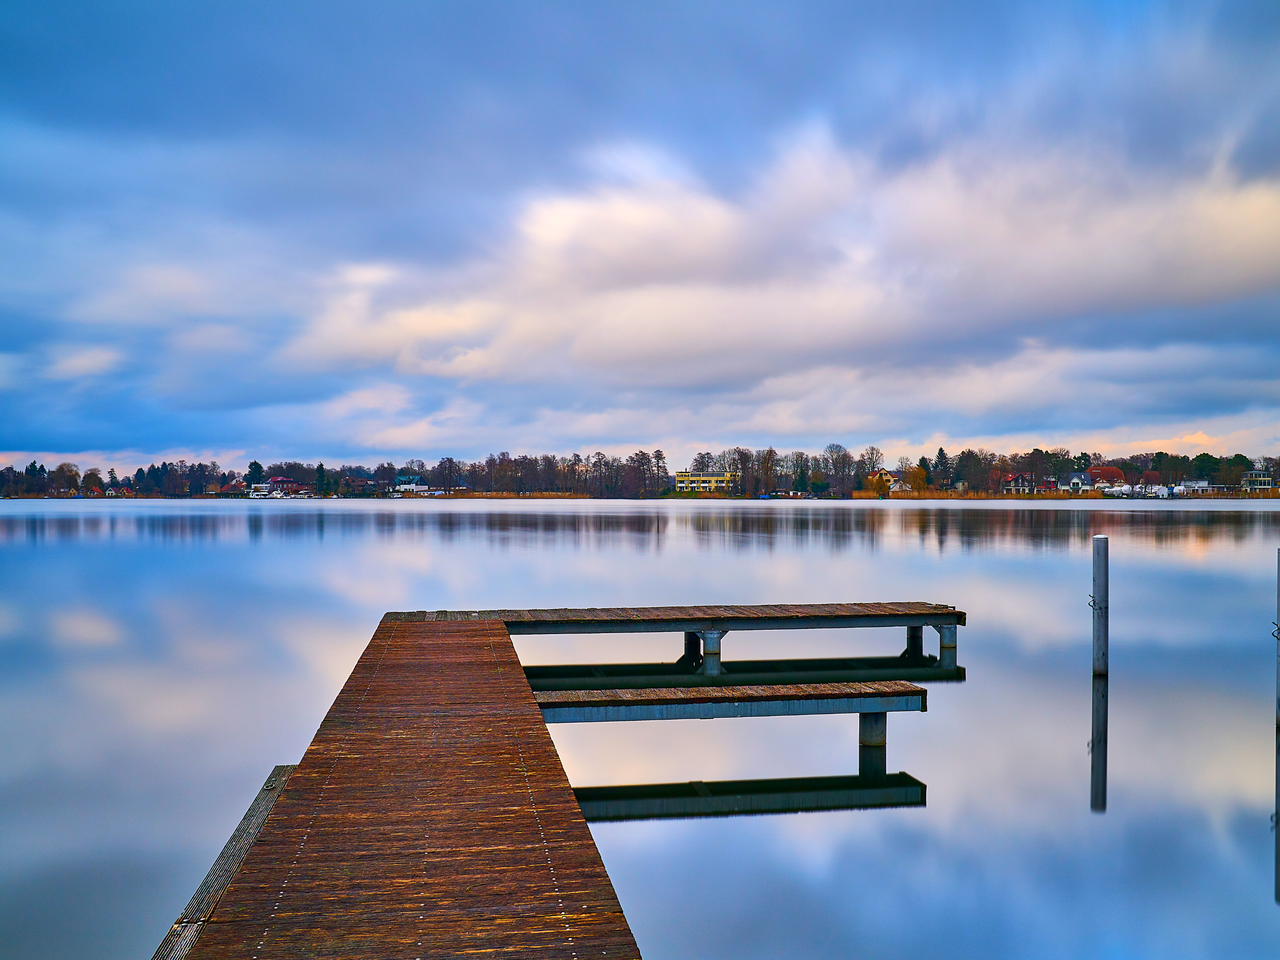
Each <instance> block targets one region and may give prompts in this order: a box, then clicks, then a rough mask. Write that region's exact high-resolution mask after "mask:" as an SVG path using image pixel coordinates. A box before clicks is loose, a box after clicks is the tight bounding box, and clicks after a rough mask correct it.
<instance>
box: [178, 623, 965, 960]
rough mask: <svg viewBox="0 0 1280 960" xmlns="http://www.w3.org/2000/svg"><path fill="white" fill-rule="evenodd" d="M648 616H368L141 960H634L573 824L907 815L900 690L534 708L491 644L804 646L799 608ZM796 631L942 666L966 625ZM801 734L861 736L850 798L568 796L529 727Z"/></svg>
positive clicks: (611, 700)
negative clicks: (729, 721)
mask: <svg viewBox="0 0 1280 960" xmlns="http://www.w3.org/2000/svg"><path fill="white" fill-rule="evenodd" d="M854 607H861V608H864V609H861V610H853V609H852V608H854ZM926 607H927V608H929V609H927V610H922V609H920V608H926ZM866 608H873V609H866ZM889 608H897V609H889ZM903 608H907V609H903ZM647 613H648V611H645V610H643V609H639V610H629V611H609V612H608V613H607V614H606V615H604V616H601V614H602V612H601V611H564V610H560V611H492V612H491V611H484V612H483V615H482V612H479V611H476V612H471V611H467V612H463V613H457V612H449V611H440V612H438V613H435V614H423V613H416V614H415V613H409V614H403V613H400V614H397V613H391V614H387V615H386V617H384V619H383V621H382V623H381V624H380V626H379V627H378V630H377V631H376V633H375V634H374V636H373V639H372V640H371V641H370V643H369V645H368V647H367V648H366V649H365V651H364V653H363V655H362V656H361V657H360V659H359V662H358V663H357V664H356V667H355V669H354V670H353V672H352V674H351V676H350V678H348V680H347V682H346V684H345V685H344V686H343V688H342V690H341V692H340V693H339V695H338V697H337V699H336V700H335V701H334V703H333V706H332V707H331V708H330V710H329V712H328V714H327V716H326V717H325V719H324V721H323V722H322V723H321V725H320V728H319V730H318V731H317V732H316V735H315V738H314V739H313V740H312V742H311V745H310V746H309V747H308V748H307V751H306V754H305V756H304V757H303V758H302V761H301V763H300V764H298V765H297V767H296V769H293V768H290V767H278V768H277V769H276V771H275V772H274V773H273V778H272V779H270V780H268V783H267V784H266V785H265V786H264V788H263V790H262V791H261V792H260V793H259V796H258V798H257V799H255V801H254V804H253V805H252V806H251V808H250V811H249V813H248V814H246V816H245V819H244V820H243V821H242V823H241V825H240V827H239V828H238V829H237V831H236V834H235V835H234V836H233V837H232V840H231V841H229V842H228V844H227V848H226V849H224V851H223V854H222V855H221V856H220V857H219V858H218V862H217V863H215V865H214V868H213V869H212V870H211V871H210V873H209V877H208V878H206V881H205V882H204V883H203V884H201V887H200V889H199V890H198V891H197V894H196V896H195V897H193V898H192V901H191V904H189V905H188V907H187V909H186V910H185V911H184V912H183V915H182V916H181V917H180V918H179V919H178V921H177V922H176V923H175V924H174V926H173V928H172V929H171V930H170V932H169V935H168V936H167V937H166V938H165V940H164V942H163V943H162V944H161V946H160V948H159V950H158V951H157V952H156V954H155V957H156V960H181V958H184V957H191V958H201V960H205V958H236V960H271V958H289V960H294V958H299V957H307V958H313V957H315V958H324V957H334V958H337V957H342V958H350V960H362V958H375V957H376V958H379V960H388V958H423V957H442V956H450V957H453V956H461V955H469V956H470V955H475V956H489V955H496V954H504V955H510V956H513V957H539V958H543V957H545V958H557V957H566V958H568V957H584V958H585V957H638V956H639V951H638V949H637V947H636V944H635V941H634V939H633V937H632V935H631V931H630V929H629V927H628V925H627V921H626V918H625V917H624V916H623V913H622V908H621V906H620V905H619V903H618V899H617V896H616V895H615V893H614V890H613V886H612V884H611V883H610V881H609V877H608V875H607V873H606V872H605V868H604V864H603V862H602V861H601V859H600V854H599V852H598V851H597V850H596V847H595V843H594V842H593V840H592V837H591V834H590V832H589V830H588V827H587V818H586V817H585V816H584V809H586V810H588V811H589V812H590V818H591V819H593V820H596V819H601V820H610V819H634V818H637V817H652V816H718V815H726V814H731V813H749V812H754V813H766V812H788V811H798V810H817V809H832V808H837V807H841V808H848V807H851V806H885V805H922V804H923V802H924V785H923V784H920V783H919V781H916V780H914V779H913V778H911V777H908V776H907V775H906V774H886V773H885V771H884V768H883V763H884V759H883V758H884V730H885V726H884V724H885V717H886V715H887V713H888V712H892V711H898V710H923V709H925V705H926V704H925V691H924V690H923V689H922V688H920V687H917V686H914V685H913V684H911V683H907V682H902V681H886V682H877V683H855V682H848V681H834V682H830V683H812V684H801V685H796V684H790V685H788V684H779V683H774V684H768V683H766V684H764V685H762V686H750V685H742V684H741V683H739V684H738V685H737V686H734V685H733V684H725V683H723V682H720V681H721V679H722V678H718V677H710V678H709V679H708V681H707V685H704V686H696V685H695V686H692V687H691V686H689V685H687V684H686V685H672V686H665V687H660V688H649V689H639V688H626V687H622V688H618V689H595V688H587V689H585V690H552V691H543V692H538V693H536V694H535V692H534V689H533V687H532V686H531V684H530V681H529V679H528V678H527V676H526V672H525V670H524V669H523V668H522V666H521V664H520V661H519V658H518V657H517V655H516V652H515V648H514V647H513V645H512V642H511V636H510V634H511V632H521V633H535V632H550V633H558V632H601V631H599V630H598V629H597V628H599V627H600V625H601V624H602V623H604V624H606V625H609V624H612V625H614V627H615V630H614V632H617V630H619V629H622V628H623V627H624V626H631V627H633V628H638V629H639V630H641V631H646V632H647V631H649V630H651V629H652V627H651V624H653V623H655V622H656V623H660V624H661V629H664V630H667V631H672V630H676V631H684V632H685V633H686V641H688V637H689V635H690V633H693V634H694V635H695V636H698V637H701V638H703V643H704V644H705V647H704V649H705V650H706V652H707V653H708V656H710V654H711V650H712V646H713V641H714V642H715V643H716V644H718V638H719V632H723V631H724V630H725V629H728V628H729V627H730V626H732V628H733V629H764V628H766V627H761V626H759V624H761V623H769V624H770V626H769V627H767V628H769V629H778V628H779V627H780V626H783V625H784V624H785V626H787V627H791V626H803V625H806V621H805V608H802V607H787V608H779V607H768V608H763V607H762V608H751V607H734V608H728V607H718V608H657V610H656V611H655V612H654V616H653V617H652V618H650V617H647V616H646V614H647ZM813 613H814V619H815V620H817V621H826V623H828V624H829V623H832V622H834V621H840V625H841V626H847V625H869V623H874V625H877V626H879V625H888V624H884V623H883V619H884V618H886V617H898V618H900V619H898V620H897V621H895V622H896V623H898V624H899V625H902V624H904V623H905V625H906V626H907V627H908V630H909V631H910V629H911V628H913V627H915V628H916V629H917V630H918V629H919V627H920V626H921V625H922V622H923V624H929V625H934V621H935V620H941V621H942V627H943V629H948V628H949V629H950V630H951V631H952V634H951V636H952V648H953V649H954V629H955V625H957V624H959V623H963V622H964V614H963V613H960V612H958V611H955V610H954V609H952V608H949V607H939V606H936V605H931V604H920V605H911V604H897V605H892V604H865V605H852V604H832V605H822V608H821V609H815V610H814V611H813ZM508 617H509V618H510V619H508ZM851 617H852V618H855V619H856V618H858V617H862V618H863V620H862V621H861V622H859V623H850V618H851ZM930 617H932V618H934V619H933V620H930V619H928V618H930ZM751 623H754V624H756V626H744V624H751ZM513 627H514V630H513V629H512V628H513ZM697 631H709V632H707V633H699V632H697ZM940 634H941V630H940ZM908 635H909V636H910V632H909V634H908ZM943 637H944V640H943V642H944V643H945V634H943ZM687 645H688V643H686V646H687ZM715 649H716V650H718V646H715ZM699 659H700V658H699ZM815 712H855V713H861V714H862V735H863V739H862V740H861V743H862V744H863V746H862V748H861V750H862V751H863V752H862V753H861V754H860V757H861V758H862V760H861V762H862V763H863V764H864V765H865V767H864V769H862V770H860V775H859V776H856V777H849V776H846V777H828V778H808V779H805V780H790V781H756V782H754V785H753V782H747V781H743V782H736V781H735V782H729V783H725V784H718V785H717V784H712V785H705V784H704V785H699V784H697V783H695V784H692V785H690V784H677V785H654V786H651V787H632V788H627V787H622V788H614V787H608V788H581V789H580V790H579V791H578V793H577V794H575V791H574V790H573V788H572V787H571V786H570V784H569V782H568V779H567V777H566V776H565V773H564V769H563V767H562V766H561V764H560V760H559V757H558V756H557V754H556V750H555V747H554V745H553V743H552V741H551V737H550V735H549V734H548V732H547V726H546V723H547V722H556V721H587V720H615V719H619V720H621V719H625V720H633V719H665V718H671V717H682V716H708V717H710V716H758V715H765V716H776V715H782V714H789V713H815ZM868 731H869V732H868ZM592 791H595V793H592ZM628 791H630V792H628ZM580 801H582V802H581V803H580Z"/></svg>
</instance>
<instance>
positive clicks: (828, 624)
mask: <svg viewBox="0 0 1280 960" xmlns="http://www.w3.org/2000/svg"><path fill="white" fill-rule="evenodd" d="M387 616H388V617H391V618H394V619H397V620H402V621H405V622H416V621H435V622H456V621H462V622H468V621H480V620H500V621H502V622H503V623H505V624H506V626H507V631H508V632H509V633H510V634H511V635H512V636H515V635H517V634H555V633H672V632H688V631H698V630H789V629H796V630H799V629H806V630H813V629H833V628H839V627H898V626H902V627H913V626H964V623H965V614H964V611H962V610H957V609H955V608H954V607H948V606H945V605H943V604H939V603H923V602H919V601H901V602H895V603H771V604H742V605H719V606H698V607H579V608H575V607H561V608H550V609H545V610H415V611H408V612H403V613H389V614H387Z"/></svg>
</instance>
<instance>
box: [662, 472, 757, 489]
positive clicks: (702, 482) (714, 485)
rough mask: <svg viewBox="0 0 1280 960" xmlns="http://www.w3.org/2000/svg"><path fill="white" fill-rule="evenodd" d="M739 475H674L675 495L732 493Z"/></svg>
mask: <svg viewBox="0 0 1280 960" xmlns="http://www.w3.org/2000/svg"><path fill="white" fill-rule="evenodd" d="M740 476H741V475H740V474H738V473H691V472H689V471H688V470H680V471H679V472H677V473H676V492H677V493H732V492H733V488H734V486H735V485H736V484H737V483H738V479H739V477H740Z"/></svg>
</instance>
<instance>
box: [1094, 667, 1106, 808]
mask: <svg viewBox="0 0 1280 960" xmlns="http://www.w3.org/2000/svg"><path fill="white" fill-rule="evenodd" d="M1110 682H1111V681H1110V680H1109V679H1108V678H1107V677H1094V678H1093V737H1092V739H1090V741H1089V809H1090V810H1092V811H1093V812H1094V813H1106V812H1107V685H1108V684H1109V683H1110Z"/></svg>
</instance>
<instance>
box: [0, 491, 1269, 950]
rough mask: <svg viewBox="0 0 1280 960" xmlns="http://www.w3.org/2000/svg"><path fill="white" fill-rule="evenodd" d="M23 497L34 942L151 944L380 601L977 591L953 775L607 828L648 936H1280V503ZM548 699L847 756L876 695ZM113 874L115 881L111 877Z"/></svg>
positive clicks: (654, 650)
mask: <svg viewBox="0 0 1280 960" xmlns="http://www.w3.org/2000/svg"><path fill="white" fill-rule="evenodd" d="M3 510H4V513H3V515H0V565H2V570H3V576H4V582H5V583H6V585H7V590H6V592H5V596H4V598H3V601H2V603H3V607H2V608H0V627H2V628H3V630H2V631H0V664H2V665H3V672H2V673H0V677H2V679H0V724H2V725H3V729H5V730H6V732H7V734H8V735H7V736H6V738H5V741H4V744H3V747H2V748H0V749H2V751H3V753H2V754H0V756H2V757H3V760H2V762H0V831H3V836H4V843H3V844H2V845H0V850H2V851H3V852H2V853H0V921H2V922H3V924H4V926H5V929H6V931H13V934H12V936H7V937H6V940H7V942H8V943H9V944H11V945H15V944H16V945H17V946H11V947H10V949H13V950H15V951H16V952H14V953H13V954H12V955H13V956H15V957H24V956H32V957H34V956H40V957H54V956H60V955H65V956H73V955H77V954H78V955H84V953H85V944H86V943H92V944H93V945H94V946H93V949H92V950H91V952H93V953H95V954H96V955H97V956H104V957H109V956H125V955H136V954H137V953H143V954H145V953H146V951H148V950H150V949H152V948H153V947H154V945H155V943H156V942H158V939H159V936H160V934H161V932H162V931H163V929H164V928H165V926H167V924H168V922H169V921H170V920H171V919H172V917H173V916H174V915H175V914H176V911H177V909H178V908H179V907H180V906H181V904H182V903H183V902H185V900H186V898H187V896H189V894H190V892H191V890H192V889H194V886H195V884H196V883H197V882H198V881H199V878H200V877H201V876H202V875H203V872H204V870H205V869H206V868H207V866H208V864H209V863H210V862H211V860H212V858H213V856H214V854H215V853H216V851H217V849H218V848H219V847H220V846H221V844H222V842H223V841H224V840H225V839H226V837H227V836H228V835H229V834H230V831H231V829H232V828H233V826H234V824H235V822H236V820H238V818H239V816H240V814H241V813H242V812H243V809H244V807H245V806H246V804H247V798H248V797H250V796H252V794H253V792H254V790H256V788H257V785H258V784H259V783H260V782H261V779H262V776H263V771H264V770H267V769H269V768H270V766H271V765H272V764H274V763H277V762H289V761H293V760H296V759H297V757H298V756H300V755H301V753H302V750H303V749H304V748H305V746H306V744H307V742H309V740H310V738H311V735H312V734H313V733H314V731H315V728H316V726H317V725H318V723H319V720H320V718H321V717H322V716H323V714H324V711H325V710H326V709H327V707H328V705H329V703H330V701H331V700H332V697H333V696H334V695H335V693H336V692H337V689H338V687H339V686H340V685H341V683H342V681H343V679H344V678H345V677H346V675H347V673H348V672H349V670H350V668H351V666H352V664H354V662H355V659H356V657H357V656H358V654H359V652H360V651H361V650H362V649H363V647H364V645H365V643H367V641H368V638H369V636H370V635H371V633H372V631H373V627H374V625H375V624H376V622H377V619H378V618H379V617H380V616H381V614H382V613H383V612H384V611H385V610H387V609H439V608H450V607H452V608H477V607H502V606H552V605H556V606H558V605H608V604H614V603H618V604H622V603H626V604H659V603H686V602H699V603H702V602H718V601H722V602H766V601H770V600H788V601H794V602H806V601H821V600H830V599H928V600H935V601H938V602H945V603H954V604H956V605H957V606H960V607H961V608H963V609H966V610H967V611H968V613H969V624H970V625H969V626H968V627H966V628H964V629H962V630H961V632H960V660H961V662H962V663H963V664H965V665H966V666H967V667H968V668H969V677H970V680H969V681H968V682H967V683H965V684H962V685H945V686H935V687H933V688H932V689H931V691H930V709H929V712H928V713H926V714H924V715H922V716H914V715H912V716H894V717H892V718H891V719H890V731H889V768H890V769H891V770H899V769H902V770H906V771H907V772H909V773H911V774H912V775H914V776H916V777H919V778H920V779H921V780H923V781H924V782H925V783H927V784H928V786H929V802H928V807H927V808H925V809H923V810H881V811H864V812H852V813H842V814H806V815H799V816H791V817H763V818H744V819H740V820H732V821H722V822H715V823H707V822H705V821H698V822H676V823H662V824H604V825H598V826H596V827H595V828H593V829H594V832H595V835H596V837H597V840H598V842H599V844H600V846H601V850H602V852H603V854H604V857H605V862H606V865H607V866H608V868H609V870H610V874H611V876H612V877H613V879H614V881H615V883H616V885H617V886H618V889H619V892H620V894H621V897H622V902H623V905H624V907H625V909H626V910H627V913H628V917H629V918H630V920H631V922H632V924H633V926H634V928H635V930H636V932H637V935H638V937H639V940H640V944H641V947H642V949H643V950H644V951H645V955H646V957H649V958H651V960H652V958H657V957H665V956H690V955H703V956H734V957H739V956H744V957H745V956H760V957H764V956H798V955H809V956H823V955H827V956H847V955H849V954H850V953H851V952H852V953H857V954H865V955H869V956H877V957H882V956H883V957H893V956H906V955H912V956H920V955H927V956H978V955H981V956H984V957H991V956H995V957H999V956H1010V957H1027V956H1097V955H1105V954H1107V953H1118V954H1122V955H1126V956H1151V957H1195V956H1210V955H1214V956H1222V955H1232V956H1241V957H1248V956H1274V955H1275V953H1276V949H1277V947H1278V946H1280V916H1278V915H1277V913H1276V910H1275V906H1274V904H1273V903H1272V902H1271V901H1272V890H1271V877H1272V873H1271V852H1270V850H1271V846H1270V844H1271V838H1270V835H1269V834H1268V833H1267V815H1268V813H1269V812H1270V810H1271V809H1272V803H1273V798H1272V796H1271V790H1272V787H1273V782H1272V779H1271V751H1272V750H1273V747H1274V744H1273V743H1272V739H1271V738H1272V729H1271V720H1272V717H1271V711H1272V700H1271V698H1272V695H1273V691H1272V689H1271V682H1272V678H1273V677H1274V663H1273V661H1272V658H1273V656H1274V648H1273V644H1272V642H1271V640H1270V637H1269V636H1268V635H1267V631H1268V630H1269V627H1268V626H1267V625H1268V624H1269V622H1270V620H1271V619H1272V615H1273V611H1272V610H1271V607H1270V605H1271V604H1272V603H1274V589H1275V587H1274V580H1273V579H1272V578H1273V577H1274V570H1275V567H1274V564H1275V546H1276V543H1277V541H1278V540H1280V517H1278V516H1277V515H1276V514H1273V513H1270V512H1265V511H1257V510H1255V511H1240V510H1229V511H1228V510H1223V509H1221V508H1216V507H1215V508H1211V509H1206V510H1204V511H1195V512H1187V511H1175V510H1168V509H1160V510H1156V511H1151V512H1146V511H1132V510H1116V509H1108V510H1105V511H1104V510H1099V511H1083V510H1072V511H1063V510H1044V509H1027V510H1023V509H1001V510H992V509H973V510H968V509H964V510H955V511H952V510H945V509H937V508H933V507H930V508H925V509H915V508H907V509H904V508H902V507H900V506H898V505H894V506H893V507H891V508H890V509H878V508H871V509H856V508H852V507H849V506H845V505H835V506H832V507H827V506H824V505H817V506H811V505H807V504H782V505H772V504H747V505H743V506H741V507H739V506H722V505H716V504H696V505H689V504H673V505H656V506H655V505H651V504H603V503H585V504H584V503H582V502H572V503H546V502H541V503H513V504H510V505H508V504H492V505H485V506H480V505H477V504H476V503H474V502H465V501H464V502H455V503H449V504H429V503H413V504H410V503H400V504H395V505H394V506H393V507H391V508H388V507H387V506H385V505H382V504H378V505H374V506H373V507H372V508H370V506H369V505H367V504H358V503H350V502H347V503H342V504H323V505H311V504H307V505H295V504H271V505H268V506H266V507H260V506H259V505H254V504H251V505H244V504H219V503H214V504H199V503H188V504H173V503H156V504H150V503H149V504H127V505H125V504H120V505H116V504H110V505H107V504H61V503H58V504H52V503H38V502H37V503H24V504H5V505H4V507H3ZM1097 532H1106V533H1108V534H1110V535H1111V537H1112V553H1113V560H1112V597H1113V600H1112V617H1113V620H1112V681H1111V718H1110V790H1109V797H1108V800H1109V809H1108V812H1107V814H1106V816H1105V817H1096V816H1091V815H1090V814H1089V811H1088V796H1089V758H1088V754H1087V750H1086V743H1087V741H1088V738H1089V734H1090V675H1089V612H1088V607H1087V605H1086V603H1085V600H1086V595H1087V592H1088V582H1089V574H1088V571H1089V556H1088V540H1089V537H1090V536H1092V535H1093V534H1094V533H1097ZM865 633H866V635H865V636H859V637H854V638H847V637H841V636H839V635H838V634H835V633H834V632H814V633H812V634H800V633H794V632H792V633H779V634H776V635H772V636H769V635H755V636H747V635H745V634H736V635H735V634H730V635H729V636H728V637H726V639H725V645H726V656H730V657H732V656H747V655H754V654H757V653H760V654H765V655H768V654H776V653H778V651H779V650H784V649H793V648H796V647H798V646H799V647H802V648H803V649H805V650H806V651H809V650H812V651H815V652H819V653H825V652H827V651H832V652H836V651H840V650H846V649H855V648H856V649H859V650H878V651H883V650H885V649H898V648H900V645H901V638H900V637H898V636H897V635H896V632H893V631H890V632H888V635H886V632H884V631H866V632H865ZM894 644H896V645H897V646H896V647H895V646H893V645H894ZM679 645H680V641H679V638H678V637H675V636H673V637H654V638H625V639H620V638H617V637H612V638H594V637H574V638H565V639H555V640H547V639H535V638H527V639H522V640H521V641H520V643H519V648H520V650H521V655H522V656H524V657H526V658H527V659H528V660H530V661H531V662H532V661H535V660H541V661H543V662H547V661H554V660H568V659H581V660H596V659H598V660H606V659H634V658H637V657H638V656H641V655H643V656H645V657H648V656H652V655H654V654H657V655H659V656H665V655H667V653H668V652H669V653H670V655H671V656H672V658H674V656H675V655H676V654H677V653H678V648H679ZM668 648H669V649H668ZM553 734H554V736H555V740H556V743H557V747H558V748H559V750H560V751H561V755H562V758H563V760H564V762H565V765H566V768H567V769H568V772H569V774H570V777H571V779H572V780H573V782H575V783H577V784H595V783H622V782H644V781H666V780H679V779H695V778H697V779H712V778H733V777H750V776H804V775H815V774H833V773H848V772H852V771H854V770H856V768H857V722H856V720H855V719H853V718H849V717H812V718H780V719H771V720H741V721H732V722H730V721H718V722H714V723H705V722H699V721H684V722H673V723H650V724H630V725H627V724H607V725H559V726H556V727H554V728H553ZM104 877H115V878H117V879H118V882H117V883H115V884H114V885H112V886H111V889H110V890H106V889H104V885H103V879H102V878H104ZM55 892H56V894H57V895H56V896H55ZM68 911H70V912H71V913H72V914H73V915H74V916H73V919H71V920H70V921H68V922H63V918H64V917H65V915H66V914H67V912H68ZM37 929H39V930H42V931H46V932H47V931H50V930H52V931H53V933H52V934H51V935H50V936H52V940H49V939H45V940H44V941H41V940H40V939H39V938H38V937H36V936H35V935H33V933H32V931H33V930H37ZM77 931H78V932H77ZM87 931H96V932H97V933H96V936H97V939H96V940H89V939H86V938H87V937H89V933H88V932H87ZM77 937H79V938H80V939H77ZM24 944H26V945H28V946H23V945H24Z"/></svg>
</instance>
